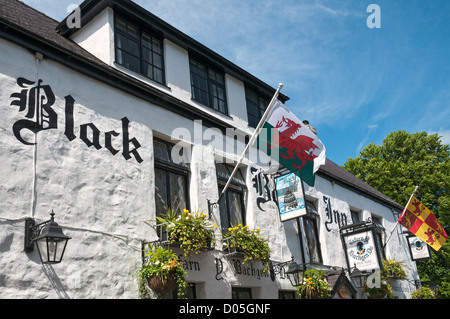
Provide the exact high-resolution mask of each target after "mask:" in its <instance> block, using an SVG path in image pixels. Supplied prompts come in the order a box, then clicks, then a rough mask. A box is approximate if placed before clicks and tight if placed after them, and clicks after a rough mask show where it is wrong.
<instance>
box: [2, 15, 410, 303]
mask: <svg viewBox="0 0 450 319" xmlns="http://www.w3.org/2000/svg"><path fill="white" fill-rule="evenodd" d="M106 13H107V12H105V15H106V16H107V14H106ZM100 18H101V17H100ZM100 18H99V19H100ZM103 18H105V17H103ZM86 43H87V42H86ZM0 46H1V48H2V54H1V55H0V70H1V71H2V72H1V74H0V107H1V114H2V116H0V163H1V165H0V175H1V176H2V183H1V185H0V269H2V276H0V298H5V297H7V298H137V297H138V290H137V285H136V281H135V277H134V274H135V272H136V271H137V270H138V268H139V267H140V265H141V252H140V249H141V240H145V241H151V240H155V239H156V234H155V233H154V231H153V229H152V228H150V227H149V226H148V225H147V224H146V223H145V221H148V220H153V219H154V218H155V204H154V202H155V201H154V197H155V193H154V174H153V169H154V161H153V160H154V159H153V146H152V145H153V136H154V135H157V136H173V137H174V138H176V139H180V140H185V141H187V142H191V141H192V142H193V147H192V163H191V166H190V169H191V173H190V184H189V190H190V202H191V208H192V209H198V210H199V211H203V212H206V211H207V210H208V207H207V200H208V199H211V200H216V199H217V198H218V189H217V179H216V174H215V160H217V158H220V157H222V156H225V157H226V158H228V159H231V160H236V159H237V158H238V157H239V155H240V154H232V151H230V149H226V148H225V147H222V148H221V147H220V145H222V146H224V144H223V137H222V136H219V135H220V134H219V133H218V132H217V131H212V130H211V129H207V128H205V127H202V126H201V125H199V123H194V122H192V121H190V120H187V119H185V118H182V117H180V116H178V115H176V114H174V113H171V112H169V111H166V110H164V109H162V108H160V107H158V106H156V105H151V104H149V103H147V102H143V101H141V100H139V99H137V98H135V97H133V96H130V95H127V94H125V93H123V92H121V91H119V90H116V89H112V88H110V87H108V86H105V85H104V84H102V83H100V82H97V81H94V80H92V79H90V78H88V77H85V76H82V75H80V74H77V73H75V72H74V71H73V70H71V69H68V68H65V67H62V66H61V65H59V64H57V63H55V62H53V61H51V60H47V59H44V60H43V61H37V60H36V59H35V58H34V56H33V55H32V54H30V53H29V51H27V50H24V49H22V48H20V47H19V46H17V45H13V44H11V43H9V42H7V41H5V40H0ZM165 48H166V63H167V66H168V67H167V80H168V86H169V88H170V90H171V91H172V93H173V94H174V96H178V97H180V99H184V100H187V96H188V94H187V90H188V87H187V86H188V84H189V82H188V77H186V75H185V72H186V71H187V70H188V67H186V63H188V60H187V59H186V52H185V51H183V50H181V49H180V48H178V47H176V46H175V45H173V44H172V43H170V42H168V41H166V42H165ZM11 61H16V62H15V63H11ZM171 62H176V63H174V64H173V66H175V67H173V66H172V64H171ZM181 71H183V75H182V76H181ZM178 75H180V76H178ZM19 77H24V78H26V79H29V80H32V81H37V80H39V79H42V85H49V86H50V87H51V89H52V91H53V93H54V94H55V97H56V100H55V103H54V105H52V106H51V107H52V108H53V110H54V111H55V112H56V113H57V115H58V122H57V123H58V128H56V129H50V130H43V131H40V132H39V133H38V134H37V135H36V139H37V144H36V145H35V146H34V145H24V144H22V143H20V142H19V141H18V140H17V139H16V138H15V137H14V135H13V132H12V125H13V124H14V123H15V122H16V121H18V120H22V119H24V118H25V117H24V115H25V112H26V111H22V112H19V108H18V106H15V105H10V104H11V102H12V100H13V98H11V94H13V93H17V92H20V91H21V90H22V89H23V88H21V87H19V86H18V85H17V79H18V78H19ZM227 85H228V86H229V91H228V94H229V95H228V96H229V99H230V103H229V106H230V110H232V111H233V114H234V115H233V116H232V118H231V119H228V121H230V123H241V124H242V121H244V120H245V114H244V113H245V111H243V105H244V103H245V102H243V101H242V98H243V97H244V96H243V85H242V83H241V82H239V81H237V80H236V79H234V78H232V77H227ZM68 95H71V96H72V97H73V98H74V99H75V104H74V123H75V130H74V133H75V136H76V138H75V139H74V140H73V141H69V140H68V138H67V137H66V136H65V135H64V129H65V97H67V96H68ZM124 117H127V118H128V119H129V121H130V124H129V134H130V138H136V139H137V140H138V141H139V143H140V144H141V147H140V148H139V149H138V153H139V155H140V156H141V157H142V159H143V161H142V163H138V161H136V159H135V158H131V159H129V160H126V159H125V158H124V157H123V156H122V154H121V152H119V153H117V154H116V155H113V154H111V152H110V151H108V150H107V149H106V148H105V142H106V141H105V134H104V133H105V132H109V131H111V130H114V131H115V132H117V133H119V134H120V135H119V136H117V137H114V141H113V146H114V147H115V148H116V149H119V150H121V149H122V144H121V141H122V140H121V139H122V136H123V131H122V121H121V119H122V118H124ZM87 123H92V124H94V125H95V127H96V128H98V130H99V131H100V132H101V134H100V140H99V142H100V145H102V148H101V149H99V150H97V149H95V148H94V147H93V146H91V147H88V146H87V145H86V144H85V143H84V142H83V141H82V140H81V139H80V125H82V124H87ZM236 125H237V126H240V128H242V129H243V128H244V126H243V125H240V124H236ZM179 133H182V134H179ZM212 133H215V134H217V135H216V137H218V138H217V140H215V139H214V138H212V137H213V136H214V134H212ZM26 137H27V139H30V138H33V135H32V134H28V135H26ZM215 143H217V144H215ZM252 167H253V168H255V169H256V170H257V172H258V173H259V172H260V171H261V170H262V171H265V170H266V169H267V168H268V167H267V165H266V166H264V167H261V166H258V165H257V164H254V163H251V162H249V161H247V160H246V161H245V165H244V167H243V171H244V172H245V173H246V181H247V190H248V192H247V193H248V197H247V209H246V210H247V222H248V224H249V225H250V226H251V227H259V228H260V229H261V234H262V235H263V236H265V237H266V238H267V239H268V240H269V244H270V247H271V249H272V259H273V260H274V261H279V262H285V261H289V260H290V259H291V256H294V258H295V260H296V261H297V262H301V261H302V259H301V252H300V245H299V237H298V236H297V234H298V229H297V224H296V223H295V222H294V221H288V222H285V223H281V222H280V220H279V217H278V210H277V207H276V204H275V202H273V201H268V202H267V203H266V204H264V205H263V209H264V211H261V210H259V208H258V207H257V205H256V198H257V197H258V196H260V194H258V192H257V191H256V190H255V188H254V187H253V181H252V179H253V178H255V174H253V173H252V171H251V168H252ZM305 193H306V195H307V196H308V197H309V198H311V199H314V200H316V202H317V203H318V211H319V214H320V215H321V217H320V241H321V249H322V256H323V259H324V264H327V265H333V266H342V267H346V264H345V257H344V254H343V251H342V247H341V241H340V238H339V233H338V228H337V225H336V224H332V225H331V226H330V227H332V231H330V232H328V231H327V230H326V229H325V227H324V222H325V221H326V220H327V218H326V215H325V211H324V205H323V200H322V198H323V196H328V197H330V198H331V200H332V203H333V208H335V209H338V210H339V211H342V212H343V213H345V214H347V216H350V211H349V207H350V206H352V207H355V208H359V209H361V210H362V212H363V214H364V218H366V217H367V216H368V215H369V214H376V215H378V216H381V217H382V218H383V220H384V221H385V227H386V228H387V230H388V231H390V230H391V229H392V227H393V225H394V222H395V221H394V218H393V216H392V213H391V211H390V210H389V209H387V208H386V207H384V206H383V205H380V204H379V203H376V202H373V201H371V200H368V199H367V198H364V197H362V196H361V195H358V194H356V193H353V192H350V191H349V190H347V189H345V188H343V187H341V186H337V185H333V184H332V183H330V182H329V181H327V180H325V179H323V178H320V177H317V179H316V186H315V187H314V188H310V187H306V189H305ZM51 210H54V211H55V213H56V217H55V218H56V222H58V223H59V224H60V225H61V226H63V227H65V233H66V234H67V235H68V236H70V237H72V239H71V240H70V241H69V244H68V247H67V251H66V255H65V257H64V260H63V263H62V264H58V265H53V266H46V265H41V263H40V261H39V257H38V255H37V251H36V250H35V251H34V252H33V253H29V254H27V253H25V252H23V236H24V234H23V233H24V219H25V218H26V217H33V218H36V219H37V220H38V221H39V222H40V221H44V220H47V219H48V217H49V213H50V212H51ZM213 218H214V219H215V220H220V217H219V215H218V210H217V209H216V210H214V215H213ZM349 220H351V218H350V217H349ZM218 235H219V234H218ZM387 250H388V252H389V256H390V257H392V258H395V259H396V260H404V261H405V262H406V263H407V265H408V267H409V269H410V279H416V277H417V271H416V268H415V265H414V264H413V263H411V262H410V261H409V255H408V252H407V251H406V249H405V243H404V239H403V238H401V236H400V235H398V236H393V238H392V239H391V242H390V243H389V245H388V248H387ZM306 257H307V258H308V256H306ZM217 260H220V261H221V263H222V266H223V269H222V271H221V272H220V273H218V271H217V268H216V265H217ZM192 261H197V262H198V263H199V265H200V267H201V271H196V270H189V271H188V280H189V281H192V282H196V283H198V287H199V290H198V291H197V293H198V296H199V297H205V298H231V287H232V286H241V287H251V288H252V292H253V296H254V297H255V298H277V297H278V289H293V288H292V286H291V285H290V283H289V281H288V280H287V279H286V278H284V279H283V278H280V276H278V277H277V280H276V281H272V280H271V279H270V278H267V277H261V278H257V276H256V277H255V276H254V275H252V272H251V269H258V267H259V268H262V266H260V265H259V263H258V262H255V263H253V264H247V265H245V267H246V269H250V275H248V274H243V273H241V274H236V273H235V272H234V270H233V269H234V267H233V263H234V261H233V260H232V259H230V258H229V257H226V256H224V254H223V252H222V251H221V250H220V249H217V250H215V251H212V252H209V253H205V254H202V255H198V256H195V257H193V259H192ZM305 261H308V260H305ZM252 267H253V268H252ZM241 269H243V268H241ZM255 271H256V270H255ZM399 295H400V294H399Z"/></svg>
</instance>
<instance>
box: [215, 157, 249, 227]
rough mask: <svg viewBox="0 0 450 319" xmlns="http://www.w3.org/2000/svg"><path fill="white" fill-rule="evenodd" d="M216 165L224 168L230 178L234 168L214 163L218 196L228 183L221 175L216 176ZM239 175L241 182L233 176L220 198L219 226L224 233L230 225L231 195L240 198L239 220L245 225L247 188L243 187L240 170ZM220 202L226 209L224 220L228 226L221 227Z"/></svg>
mask: <svg viewBox="0 0 450 319" xmlns="http://www.w3.org/2000/svg"><path fill="white" fill-rule="evenodd" d="M218 165H223V167H224V168H225V170H226V172H227V173H228V176H231V173H232V171H233V169H234V167H233V166H232V165H229V164H225V163H216V175H217V186H218V190H219V195H220V194H221V193H222V191H223V189H224V188H225V184H226V182H227V181H228V179H227V178H226V177H223V176H221V175H219V174H218V168H217V166H218ZM236 174H239V175H240V177H241V178H242V180H243V182H239V181H238V179H237V177H236V175H235V176H233V179H232V180H231V182H230V184H229V186H228V189H227V191H226V192H225V194H224V196H223V197H222V199H221V201H220V203H219V214H220V216H219V217H220V224H221V225H220V226H221V230H222V232H226V231H227V230H228V228H229V227H231V226H232V225H231V224H230V221H231V219H232V218H231V211H230V195H231V194H232V193H234V194H237V195H239V196H240V206H241V214H242V216H240V217H241V220H242V224H243V225H245V224H246V215H247V213H246V205H245V196H246V192H247V187H246V185H245V177H244V174H243V173H242V171H241V170H240V169H238V171H237V173H236ZM222 201H224V203H225V205H226V207H225V209H226V211H225V213H226V216H225V217H226V220H227V222H228V225H222V211H221V208H220V207H223V206H220V204H221V203H222Z"/></svg>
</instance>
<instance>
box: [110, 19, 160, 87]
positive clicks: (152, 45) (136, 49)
mask: <svg viewBox="0 0 450 319" xmlns="http://www.w3.org/2000/svg"><path fill="white" fill-rule="evenodd" d="M115 47H116V63H118V64H120V65H122V66H123V67H125V68H127V69H129V70H130V71H133V72H136V73H139V74H142V75H144V76H145V77H147V78H149V79H151V80H153V81H156V82H158V83H161V84H164V61H163V45H162V40H161V39H159V38H158V37H155V36H153V35H151V34H150V33H148V32H146V31H144V30H141V29H140V28H139V27H138V26H137V25H135V24H133V23H130V22H129V21H127V20H125V19H124V18H121V17H117V16H116V18H115Z"/></svg>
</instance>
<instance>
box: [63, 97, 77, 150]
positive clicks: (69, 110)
mask: <svg viewBox="0 0 450 319" xmlns="http://www.w3.org/2000/svg"><path fill="white" fill-rule="evenodd" d="M64 99H65V100H66V110H65V115H66V127H65V130H64V135H65V136H67V138H68V139H69V141H73V140H74V139H75V138H76V136H75V134H74V133H73V127H74V124H73V104H74V103H75V100H74V99H73V97H72V96H71V95H68V96H66V97H65V98H64Z"/></svg>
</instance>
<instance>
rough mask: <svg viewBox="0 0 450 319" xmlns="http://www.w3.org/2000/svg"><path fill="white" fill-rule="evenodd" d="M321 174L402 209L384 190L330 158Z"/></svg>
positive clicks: (321, 169)
mask: <svg viewBox="0 0 450 319" xmlns="http://www.w3.org/2000/svg"><path fill="white" fill-rule="evenodd" d="M317 174H318V175H319V176H322V177H324V178H327V179H332V180H334V181H336V182H338V183H341V184H344V185H343V186H347V187H351V188H352V189H353V190H354V191H357V192H362V193H364V194H367V195H370V196H372V197H374V198H375V199H378V200H381V201H383V202H385V203H387V204H389V205H391V206H392V208H394V209H395V208H396V209H399V210H402V209H403V207H402V206H401V205H400V204H399V203H397V202H396V201H394V200H393V199H391V198H390V197H388V196H386V195H384V194H383V193H382V192H380V191H378V190H377V189H375V188H373V187H372V186H370V185H369V184H367V183H366V182H363V181H362V180H360V179H359V178H358V177H356V176H355V175H353V174H351V173H349V172H347V171H346V170H345V169H343V168H342V167H340V166H339V165H337V164H336V163H334V162H333V161H331V160H329V159H328V158H327V159H326V161H325V165H322V166H321V167H320V168H319V171H318V172H317Z"/></svg>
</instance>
